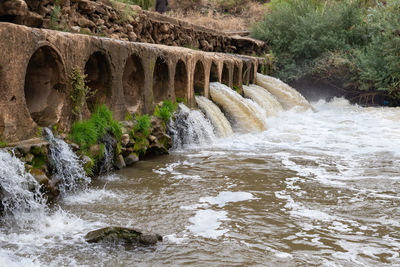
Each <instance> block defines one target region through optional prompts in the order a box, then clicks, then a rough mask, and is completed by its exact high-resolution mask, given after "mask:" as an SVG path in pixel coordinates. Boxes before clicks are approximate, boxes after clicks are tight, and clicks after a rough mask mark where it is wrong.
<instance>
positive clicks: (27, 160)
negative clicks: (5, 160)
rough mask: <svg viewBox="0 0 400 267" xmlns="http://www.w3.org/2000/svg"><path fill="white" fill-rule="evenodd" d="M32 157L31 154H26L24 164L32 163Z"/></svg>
mask: <svg viewBox="0 0 400 267" xmlns="http://www.w3.org/2000/svg"><path fill="white" fill-rule="evenodd" d="M33 158H34V156H33V155H32V154H31V153H28V154H26V156H25V162H32V160H33Z"/></svg>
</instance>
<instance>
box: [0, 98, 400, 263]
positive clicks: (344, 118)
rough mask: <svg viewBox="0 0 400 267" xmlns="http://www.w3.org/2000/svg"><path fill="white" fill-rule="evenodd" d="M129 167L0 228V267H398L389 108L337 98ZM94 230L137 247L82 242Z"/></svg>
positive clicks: (398, 158)
mask: <svg viewBox="0 0 400 267" xmlns="http://www.w3.org/2000/svg"><path fill="white" fill-rule="evenodd" d="M313 106H314V108H315V109H316V110H317V112H313V111H311V110H308V111H306V112H297V111H296V110H291V111H287V112H283V113H281V114H279V115H278V116H276V117H271V118H269V119H268V126H269V129H268V130H267V131H264V132H260V133H250V134H249V133H247V134H244V133H243V134H241V133H235V134H234V135H233V136H230V137H227V138H223V139H216V140H213V141H212V142H209V143H204V144H200V145H193V146H187V147H184V148H181V149H179V150H176V151H174V152H172V153H171V155H168V156H162V157H157V158H153V159H148V160H144V161H141V162H138V163H137V164H136V165H135V166H133V167H131V168H127V169H124V170H122V171H118V172H116V173H114V174H112V175H109V176H105V177H101V178H99V179H98V180H96V181H95V182H94V183H92V185H91V186H90V187H89V189H88V190H86V191H84V192H80V193H75V194H71V195H69V196H67V197H66V198H64V199H63V200H62V201H61V203H59V206H57V207H53V208H52V210H51V211H50V212H49V213H48V214H47V215H46V216H41V217H38V218H37V221H36V222H35V223H34V224H32V225H31V226H29V227H25V228H22V229H21V228H17V227H15V229H14V228H13V227H11V228H9V229H3V230H2V231H1V232H0V266H113V267H119V266H182V265H194V266H399V265H400V256H399V253H400V109H398V108H361V107H357V106H354V105H350V104H348V103H347V102H346V101H345V100H342V99H336V100H334V101H332V102H330V103H326V102H323V101H321V102H318V103H314V104H313ZM105 225H122V226H132V227H137V228H141V229H144V230H148V231H152V232H156V233H160V234H161V235H163V236H164V241H163V242H162V243H160V244H158V245H157V246H154V247H147V248H129V247H124V246H117V245H110V244H109V245H101V244H87V243H85V241H84V239H83V236H84V235H85V234H86V233H87V232H88V231H90V230H93V229H96V228H98V227H102V226H105Z"/></svg>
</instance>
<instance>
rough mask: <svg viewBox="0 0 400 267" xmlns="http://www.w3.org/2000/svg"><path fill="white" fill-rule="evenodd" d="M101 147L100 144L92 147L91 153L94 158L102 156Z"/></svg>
mask: <svg viewBox="0 0 400 267" xmlns="http://www.w3.org/2000/svg"><path fill="white" fill-rule="evenodd" d="M100 151H101V147H100V145H99V144H95V145H91V146H90V148H89V153H90V155H92V156H93V157H97V156H99V155H100Z"/></svg>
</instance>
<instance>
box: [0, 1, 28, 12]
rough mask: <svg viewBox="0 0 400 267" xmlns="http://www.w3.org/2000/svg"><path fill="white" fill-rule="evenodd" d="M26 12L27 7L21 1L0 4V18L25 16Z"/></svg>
mask: <svg viewBox="0 0 400 267" xmlns="http://www.w3.org/2000/svg"><path fill="white" fill-rule="evenodd" d="M28 11H29V9H28V5H27V4H26V3H25V1H23V0H5V1H2V3H0V16H4V15H14V16H25V15H26V14H28Z"/></svg>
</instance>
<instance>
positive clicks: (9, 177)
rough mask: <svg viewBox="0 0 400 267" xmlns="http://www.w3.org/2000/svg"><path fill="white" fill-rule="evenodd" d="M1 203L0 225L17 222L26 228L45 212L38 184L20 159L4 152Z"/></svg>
mask: <svg viewBox="0 0 400 267" xmlns="http://www.w3.org/2000/svg"><path fill="white" fill-rule="evenodd" d="M0 201H1V202H0V224H1V222H5V223H12V222H14V221H17V224H19V225H21V226H24V225H25V224H29V223H30V222H31V221H32V220H35V218H36V216H37V215H38V213H43V212H44V210H45V199H44V198H43V197H42V194H41V193H40V186H39V184H38V182H37V181H36V180H35V178H33V176H32V175H31V174H29V173H28V172H26V171H25V166H24V164H23V163H22V162H21V161H20V160H19V159H17V158H16V157H15V156H12V155H10V153H9V152H8V151H3V150H0ZM2 214H3V215H4V217H3V218H1V216H2ZM29 214H32V215H33V216H29Z"/></svg>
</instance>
